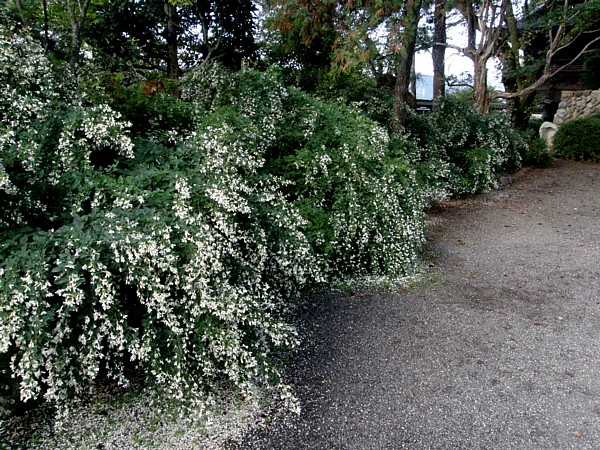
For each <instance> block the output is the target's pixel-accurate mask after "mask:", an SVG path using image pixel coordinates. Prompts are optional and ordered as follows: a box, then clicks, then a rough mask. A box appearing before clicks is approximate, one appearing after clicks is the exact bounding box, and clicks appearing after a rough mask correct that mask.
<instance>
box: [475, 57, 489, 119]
mask: <svg viewBox="0 0 600 450" xmlns="http://www.w3.org/2000/svg"><path fill="white" fill-rule="evenodd" d="M486 63H487V58H483V57H482V56H481V55H475V70H474V75H473V94H474V97H475V98H474V104H475V108H476V109H477V110H478V111H479V112H481V113H487V112H488V111H489V109H490V98H489V96H488V92H487V88H488V85H487V67H486Z"/></svg>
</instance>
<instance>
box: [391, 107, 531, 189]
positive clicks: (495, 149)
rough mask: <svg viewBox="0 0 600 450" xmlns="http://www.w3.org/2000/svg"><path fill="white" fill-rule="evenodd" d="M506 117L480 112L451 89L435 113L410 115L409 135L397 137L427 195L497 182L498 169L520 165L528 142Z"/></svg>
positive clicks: (500, 172)
mask: <svg viewBox="0 0 600 450" xmlns="http://www.w3.org/2000/svg"><path fill="white" fill-rule="evenodd" d="M507 119H508V118H507V117H506V116H505V115H503V114H493V113H492V114H479V113H477V112H476V111H475V110H474V109H473V107H472V106H471V104H470V103H469V102H468V101H465V100H464V99H461V98H459V97H454V96H452V95H449V96H447V97H446V98H445V99H444V100H442V102H441V103H440V104H439V107H438V109H437V110H436V111H435V112H434V113H431V114H429V115H425V116H413V117H411V118H410V120H409V122H408V124H407V130H408V132H407V136H402V137H397V140H398V141H399V142H400V143H401V144H400V145H399V147H400V148H401V149H402V150H401V152H402V153H404V154H406V156H407V158H408V159H409V160H410V161H411V164H412V165H414V166H415V167H416V168H417V171H418V174H419V180H420V182H421V184H422V185H423V190H424V192H425V195H426V196H427V197H430V198H432V199H444V198H447V197H449V196H453V195H463V194H467V193H470V194H474V193H477V192H483V191H487V190H490V189H493V188H495V187H497V186H498V184H497V183H498V182H497V179H498V176H499V175H501V174H502V173H503V172H506V171H507V170H514V169H517V168H519V167H520V165H521V160H522V158H521V155H522V154H524V153H525V152H526V151H527V144H526V142H525V141H524V140H523V138H522V137H521V136H520V135H519V133H517V132H516V131H514V130H512V129H511V128H510V126H509V124H508V120H507ZM407 139H408V140H409V141H412V142H413V143H412V144H407V143H406V141H407Z"/></svg>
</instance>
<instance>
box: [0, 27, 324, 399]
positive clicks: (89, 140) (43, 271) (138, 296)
mask: <svg viewBox="0 0 600 450" xmlns="http://www.w3.org/2000/svg"><path fill="white" fill-rule="evenodd" d="M2 36H3V41H2V42H1V44H2V45H0V49H1V52H2V57H3V60H4V61H6V62H7V64H6V65H2V67H1V68H0V70H1V71H2V72H1V73H0V75H1V76H4V77H6V79H7V80H8V81H7V82H8V83H12V82H14V80H17V83H15V85H14V86H15V88H14V89H12V90H7V93H5V94H4V95H7V96H10V97H8V98H9V100H10V103H9V102H8V101H5V100H4V99H3V102H4V103H6V104H8V105H14V106H13V107H12V108H9V109H8V112H6V113H4V114H3V115H2V117H1V118H2V122H1V124H2V127H3V132H4V133H3V136H4V140H3V141H2V146H1V147H0V163H1V166H0V167H2V184H1V185H0V195H2V196H4V199H8V200H9V201H2V202H1V203H0V207H1V208H2V211H1V212H2V216H1V217H2V220H3V222H2V224H1V225H2V227H1V228H0V233H1V234H0V278H1V280H2V283H1V284H0V360H1V361H2V363H1V364H0V369H2V370H3V371H4V376H6V375H7V374H6V369H5V367H6V366H8V367H9V372H10V375H11V376H12V377H13V379H14V382H11V383H10V384H11V385H14V384H13V383H16V384H17V390H18V395H19V397H20V399H21V401H29V400H35V399H38V398H44V399H46V400H48V401H52V402H57V403H59V404H61V403H64V402H65V400H66V399H68V398H70V397H72V396H74V395H79V394H81V393H83V392H85V391H86V390H87V389H88V387H89V386H90V385H91V384H92V383H93V382H94V381H96V380H98V379H99V378H109V379H112V380H115V381H117V382H119V383H121V384H126V383H127V382H128V375H127V374H128V370H130V369H141V370H143V372H144V374H145V375H146V377H147V379H148V382H149V383H150V385H151V386H154V387H155V388H156V389H157V391H158V392H159V393H161V394H162V395H166V397H167V398H169V399H171V400H176V401H178V402H181V404H183V405H188V406H190V407H192V408H200V407H201V406H202V401H204V399H205V398H206V395H207V394H208V393H209V392H210V388H211V386H214V385H215V384H218V383H228V384H230V385H231V386H234V387H236V388H237V389H240V390H242V391H244V392H246V393H249V392H251V391H252V387H251V386H252V384H253V383H264V382H275V383H276V384H277V380H278V375H277V372H276V371H275V370H274V369H273V367H272V366H271V365H270V364H269V360H268V357H269V355H270V354H271V351H272V350H273V349H275V348H278V347H286V348H288V347H290V346H293V345H294V343H295V342H296V333H295V330H294V328H293V327H292V326H290V325H288V324H286V322H284V320H283V318H284V316H285V314H286V313H287V311H288V309H289V306H290V305H291V300H292V299H293V298H294V297H295V296H296V295H298V293H299V292H300V291H301V289H302V287H303V286H305V285H306V283H308V282H309V281H314V280H318V279H319V273H318V270H317V268H318V267H319V265H318V264H317V262H316V261H315V258H314V256H313V254H312V252H311V248H310V246H309V244H308V242H307V240H306V238H305V236H304V234H303V233H302V232H301V228H302V227H303V225H304V221H303V219H302V217H301V216H300V215H299V214H298V212H297V211H296V210H295V209H294V208H293V206H292V205H290V204H289V202H288V201H287V199H286V198H285V197H284V196H283V194H282V186H281V183H282V182H281V181H279V180H278V179H277V178H275V177H272V176H270V175H269V174H268V173H266V172H265V171H264V170H262V167H263V165H264V159H263V157H262V154H263V152H264V151H265V150H266V149H267V148H269V147H271V146H272V145H273V143H274V139H275V134H274V132H273V129H274V127H275V126H276V124H277V123H280V122H281V118H282V116H281V112H282V110H281V107H280V106H279V107H278V105H281V101H279V102H277V101H274V102H267V103H266V104H263V103H261V102H259V101H258V98H256V97H254V93H253V92H252V90H251V89H250V88H248V89H247V90H246V91H243V87H240V91H238V94H239V100H240V102H239V109H236V108H232V107H229V108H226V107H224V108H220V109H218V110H214V111H211V110H210V109H206V108H205V107H204V106H205V105H203V104H202V103H199V104H197V105H196V109H193V108H189V111H190V117H189V118H188V120H189V122H190V123H192V124H193V125H192V126H193V130H191V131H190V132H187V133H181V134H179V133H178V132H177V131H181V130H168V129H165V128H166V126H165V127H163V129H162V130H161V129H158V130H155V131H156V133H148V134H147V135H145V136H142V135H141V133H139V135H140V136H139V137H138V138H137V140H136V145H135V147H134V146H133V143H132V141H131V139H130V138H129V137H128V134H127V131H126V130H127V128H128V124H127V123H124V122H123V121H122V120H121V119H120V118H119V114H118V113H117V112H115V111H113V110H111V109H110V108H109V107H108V106H106V105H94V106H85V102H84V101H83V100H82V99H81V98H78V97H77V96H75V97H73V98H71V99H66V98H65V99H60V98H59V99H57V100H56V101H55V102H52V101H50V102H47V101H46V100H45V97H44V95H51V94H50V93H51V92H54V91H50V90H48V92H50V93H48V94H47V93H46V92H47V91H46V90H44V89H35V86H34V87H33V88H32V84H31V83H32V81H31V80H29V78H27V77H28V76H29V74H30V73H33V74H34V75H33V76H32V80H39V79H41V78H40V77H39V74H37V73H36V72H35V71H36V70H44V68H47V64H48V62H47V61H46V60H45V58H44V57H43V55H42V54H41V51H39V49H37V47H36V46H35V45H34V44H33V43H31V42H26V44H27V47H21V46H19V45H15V44H19V41H18V40H17V41H14V40H13V39H17V38H16V37H14V36H11V35H10V33H6V34H4V33H3V34H2ZM11 52H12V53H11ZM15 52H23V53H22V54H17V55H15ZM28 61H31V62H32V63H35V64H36V65H34V66H31V67H29V66H28V65H27V62H28ZM38 67H41V68H42V69H38ZM20 70H22V73H23V75H22V77H21V78H19V77H17V76H15V75H14V74H19V73H21V72H19V71H20ZM45 75H46V78H45V82H47V83H54V84H55V85H59V84H60V83H59V81H58V80H56V79H55V78H54V77H53V76H52V74H51V73H45ZM21 79H22V80H23V81H22V82H20V81H19V80H21ZM3 81H4V80H3ZM18 83H20V84H18ZM9 85H10V84H9ZM21 85H22V87H21ZM263 92H264V90H263ZM284 94H285V91H283V90H282V89H281V90H280V91H276V92H274V93H273V94H272V95H271V97H270V98H271V99H272V100H277V99H278V98H283V97H284ZM17 95H19V96H18V97H17ZM55 104H58V105H59V106H60V107H55ZM30 105H34V106H35V108H32V107H31V106H30ZM253 108H257V109H253ZM57 111H59V112H61V114H57ZM192 111H193V112H192ZM132 114H133V113H132ZM17 119H19V120H17ZM46 128H49V129H51V130H53V132H52V133H50V132H48V133H45V134H41V133H39V134H40V135H41V137H39V138H38V134H35V133H32V131H31V130H32V129H34V130H38V129H39V130H45V129H46ZM157 133H158V134H159V135H158V136H157V135H156V134H157ZM95 155H96V156H97V157H96V156H95ZM107 158H108V159H107ZM23 173H25V174H26V175H28V176H27V177H25V176H22V174H23ZM28 179H31V180H33V181H27V180H28ZM54 186H58V188H60V189H58V188H57V189H58V190H57V191H56V192H55V191H52V192H53V195H52V196H46V197H44V196H43V195H42V194H43V193H45V192H46V191H48V190H49V189H51V188H53V187H54ZM41 198H44V199H47V200H48V201H47V202H46V203H44V202H43V201H42V200H40V199H41ZM54 203H57V204H58V205H59V206H60V207H54V209H57V208H58V212H56V211H54V210H53V209H51V208H50V206H51V205H53V204H54ZM31 210H33V212H31ZM59 213H60V217H55V216H58V215H59ZM47 220H50V222H47ZM42 225H43V226H42ZM3 381H5V380H3ZM280 388H281V389H280V393H281V394H282V395H284V396H285V395H287V390H286V387H285V386H284V385H280Z"/></svg>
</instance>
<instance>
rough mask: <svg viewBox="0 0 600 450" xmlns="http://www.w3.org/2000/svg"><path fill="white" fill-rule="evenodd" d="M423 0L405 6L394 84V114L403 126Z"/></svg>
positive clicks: (412, 0) (408, 2) (416, 0)
mask: <svg viewBox="0 0 600 450" xmlns="http://www.w3.org/2000/svg"><path fill="white" fill-rule="evenodd" d="M421 4H422V0H408V1H407V2H406V4H405V6H404V11H403V14H402V21H401V25H402V26H403V31H402V34H401V38H400V42H401V44H402V50H401V52H400V53H399V55H398V66H397V67H396V85H395V86H394V93H395V101H394V116H395V119H396V125H397V126H399V127H403V126H404V123H405V122H406V114H407V109H408V104H409V91H408V86H409V84H410V76H411V67H412V61H413V58H414V55H415V47H416V44H417V27H418V24H419V19H420V18H421V14H420V13H421Z"/></svg>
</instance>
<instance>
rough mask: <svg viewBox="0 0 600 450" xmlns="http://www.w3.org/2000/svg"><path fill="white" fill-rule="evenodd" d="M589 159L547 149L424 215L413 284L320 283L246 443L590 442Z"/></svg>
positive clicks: (596, 385)
mask: <svg viewBox="0 0 600 450" xmlns="http://www.w3.org/2000/svg"><path fill="white" fill-rule="evenodd" d="M599 219H600V165H599V164H586V163H575V162H565V161H557V162H556V163H555V164H554V166H553V167H551V168H549V169H542V170H540V169H534V170H529V171H526V172H522V173H520V174H519V175H517V176H516V177H515V180H514V183H513V184H512V185H510V186H507V187H506V188H504V189H502V190H498V191H494V192H492V193H489V194H485V195H481V196H477V197H473V198H470V199H466V200H462V201H455V202H451V203H448V204H444V205H441V206H440V207H438V208H437V209H436V211H434V212H432V213H431V214H430V215H429V218H428V224H429V227H428V228H429V239H428V244H427V246H426V260H427V261H428V262H429V269H428V271H427V273H426V274H425V276H424V277H423V279H422V280H421V281H419V282H418V283H416V284H415V285H414V286H412V287H410V288H407V289H403V290H401V291H398V290H396V291H393V292H387V293H381V292H380V293H359V294H355V295H350V294H344V295H342V294H340V295H331V296H328V297H327V298H323V299H322V300H320V301H319V302H318V303H317V304H315V305H314V306H313V308H312V309H311V310H310V311H309V312H308V313H307V314H306V317H304V319H303V324H302V328H303V331H304V332H305V334H306V336H308V339H307V340H306V344H305V345H304V346H303V347H302V349H301V350H300V351H299V352H298V354H297V355H295V357H294V359H295V364H294V365H293V367H292V370H291V374H290V377H291V382H292V384H293V385H294V387H295V390H296V392H297V394H298V396H299V397H300V401H301V406H302V413H301V414H300V416H299V417H295V418H290V417H286V418H283V419H280V420H276V421H274V422H273V423H272V424H271V425H270V426H268V427H266V428H264V429H262V430H258V431H253V432H251V433H249V434H248V435H247V436H246V437H245V439H244V441H242V442H241V443H239V444H237V445H234V444H231V447H237V448H244V449H247V448H255V449H286V450H289V449H313V450H315V449H401V448H409V449H429V448H431V449H570V448H574V449H596V448H600V221H599Z"/></svg>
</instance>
